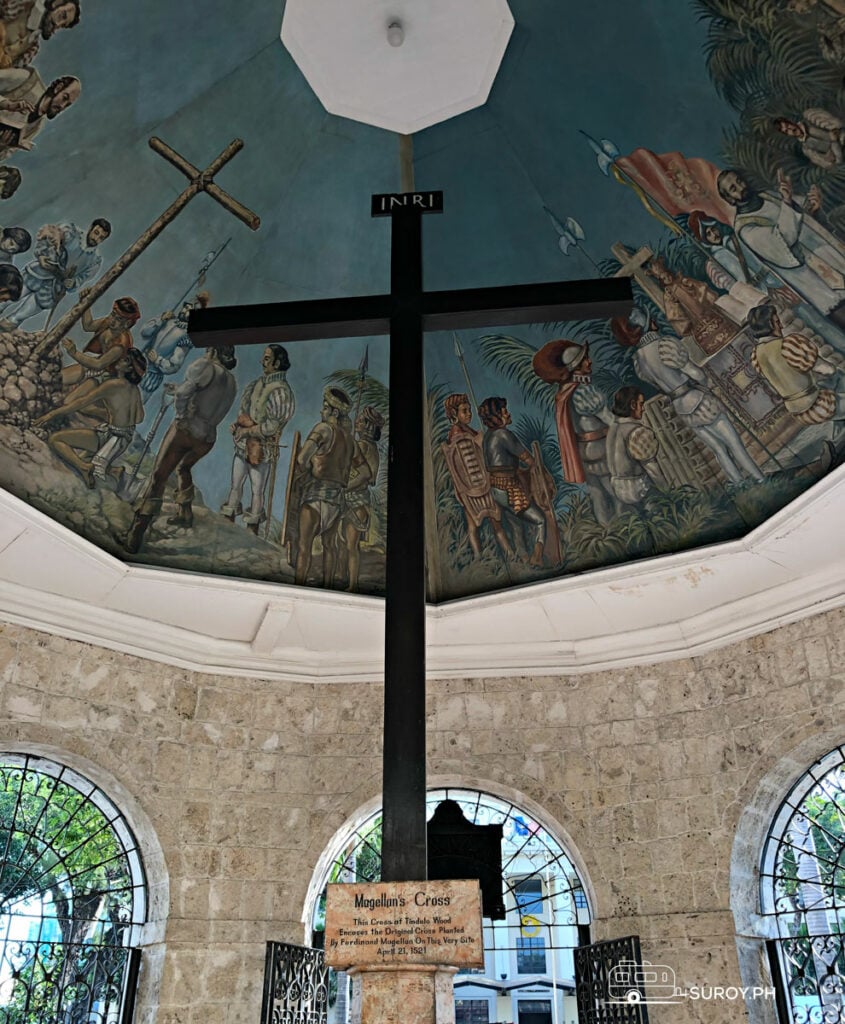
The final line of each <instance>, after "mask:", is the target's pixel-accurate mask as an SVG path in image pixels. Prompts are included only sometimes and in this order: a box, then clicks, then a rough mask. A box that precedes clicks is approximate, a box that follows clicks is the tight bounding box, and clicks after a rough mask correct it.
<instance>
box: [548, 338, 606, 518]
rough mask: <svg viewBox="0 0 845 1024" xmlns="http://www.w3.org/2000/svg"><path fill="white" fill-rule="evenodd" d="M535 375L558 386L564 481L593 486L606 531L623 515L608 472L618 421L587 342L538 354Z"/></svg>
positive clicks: (564, 343) (554, 344) (558, 344)
mask: <svg viewBox="0 0 845 1024" xmlns="http://www.w3.org/2000/svg"><path fill="white" fill-rule="evenodd" d="M532 365H533V367H534V372H535V373H536V374H537V376H538V377H539V378H540V379H541V380H544V381H546V382H547V383H549V384H557V385H558V389H557V394H556V395H555V423H556V425H557V436H558V444H559V445H560V463H561V468H562V469H563V479H564V480H566V481H567V482H568V483H572V484H578V483H583V484H586V485H587V493H588V494H589V496H590V501H591V502H592V505H593V514H594V515H595V517H596V519H597V520H598V521H599V522H600V523H601V524H602V525H603V526H606V525H607V524H608V523H609V522H610V520H611V519H612V518H613V517H614V515H616V513H617V512H618V511H619V506H618V501H617V498H616V495H615V494H614V493H613V488H612V487H611V485H610V470H609V469H608V468H607V431H608V427H609V426H610V424H611V423H612V422H613V418H612V416H611V415H610V410H609V409H608V407H607V400H606V399H605V397H604V395H603V394H602V393H601V392H600V391H599V390H598V389H597V388H595V387H593V385H592V383H591V381H592V371H593V364H592V360H591V359H590V346H589V345H588V344H587V343H586V342H577V341H568V340H567V339H566V338H558V339H556V340H555V341H550V342H547V344H545V345H543V347H542V348H541V349H540V350H539V351H538V352H536V353H535V355H534V359H533V363H532Z"/></svg>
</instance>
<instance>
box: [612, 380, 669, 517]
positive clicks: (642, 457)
mask: <svg viewBox="0 0 845 1024" xmlns="http://www.w3.org/2000/svg"><path fill="white" fill-rule="evenodd" d="M644 406H645V395H644V394H643V393H642V391H640V389H639V388H635V387H624V388H620V389H619V390H618V391H617V392H616V395H615V396H614V399H613V414H614V416H615V417H616V420H615V421H614V422H613V423H612V424H611V427H610V430H609V431H608V435H607V463H608V466H609V467H610V479H611V482H612V485H613V490H614V491H615V493H616V496H617V497H618V498H619V500H620V501H621V502H623V503H624V504H625V505H640V504H641V503H642V502H643V501H644V500H645V499H646V498H647V497H648V495H649V494H651V493H652V491H653V489H654V484H655V483H656V484H657V485H658V486H661V487H665V486H666V480H665V478H664V476H663V473H662V471H661V470H660V467H659V466H658V463H657V452H658V443H657V437H656V435H655V433H654V431H653V430H651V429H650V428H649V427H647V426H645V425H644V424H643V422H642V419H643V408H644Z"/></svg>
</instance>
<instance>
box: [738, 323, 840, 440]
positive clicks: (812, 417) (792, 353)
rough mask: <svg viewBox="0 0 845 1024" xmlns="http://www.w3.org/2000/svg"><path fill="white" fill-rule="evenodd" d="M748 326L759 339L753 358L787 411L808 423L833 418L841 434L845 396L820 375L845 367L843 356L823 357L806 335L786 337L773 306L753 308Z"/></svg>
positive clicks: (835, 427)
mask: <svg viewBox="0 0 845 1024" xmlns="http://www.w3.org/2000/svg"><path fill="white" fill-rule="evenodd" d="M748 328H749V330H750V331H751V333H752V334H753V335H754V337H755V339H756V344H755V346H754V351H753V353H752V355H751V361H752V363H753V364H754V367H755V369H756V370H757V371H758V372H759V373H761V374H762V375H763V376H764V377H765V378H766V380H767V381H768V382H769V384H771V386H772V387H773V388H774V390H775V391H776V392H777V393H778V394H779V395H780V396H781V398H782V399H783V404H784V405H785V406H786V408H787V410H788V411H789V412H790V413H791V414H792V415H793V416H794V417H795V419H797V420H798V422H799V423H804V424H806V425H808V426H811V425H813V424H818V423H826V422H828V421H832V429H833V436H834V438H836V437H838V436H839V434H840V432H841V430H842V427H843V423H842V421H843V418H845V395H843V394H842V393H841V392H835V391H833V390H832V389H831V388H825V387H821V386H820V385H819V383H818V377H819V376H823V377H832V376H833V375H834V374H837V373H839V372H840V371H841V370H842V369H843V367H844V366H845V362H843V359H842V357H841V356H840V355H839V354H838V353H836V352H833V351H830V353H829V354H828V356H827V357H825V356H823V355H822V352H821V351H820V349H819V346H818V345H817V344H816V343H815V342H813V341H811V339H810V338H807V337H805V336H804V335H803V334H787V335H785V336H784V334H783V330H782V328H781V323H780V320H779V318H778V315H777V312H776V311H775V308H774V306H772V305H764V306H757V308H756V309H752V310H751V313H750V314H749V317H748Z"/></svg>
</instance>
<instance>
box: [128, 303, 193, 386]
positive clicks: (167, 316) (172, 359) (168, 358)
mask: <svg viewBox="0 0 845 1024" xmlns="http://www.w3.org/2000/svg"><path fill="white" fill-rule="evenodd" d="M210 302H211V297H210V296H209V294H208V292H197V294H196V296H195V298H194V301H193V302H183V303H182V307H181V309H179V310H177V311H173V310H170V309H168V310H165V311H164V312H163V313H162V314H161V315H160V316H156V317H153V318H152V319H151V320H148V321H147V322H146V323H145V324H144V326H143V327H142V328H141V338H142V339H143V344H142V345H141V346H140V347H141V351H142V352H143V353H144V355H145V356H146V357H147V372H146V374H145V375H144V380H143V383H142V384H141V390H142V391H143V392H144V398H145V399H147V398H149V396H150V395H152V394H153V393H154V392H156V391H158V389H159V387H160V386H161V382H162V381H163V380H164V378H165V377H169V376H171V375H172V374H174V373H176V372H177V371H178V370H180V369H181V368H182V364H183V363H184V362H185V359H186V358H187V356H188V353H189V352H190V351H191V350H192V349H193V347H194V345H193V342H192V341H191V339H190V338H189V337H188V316H189V315H190V312H191V310H192V309H206V308H207V307H208V305H209V303H210Z"/></svg>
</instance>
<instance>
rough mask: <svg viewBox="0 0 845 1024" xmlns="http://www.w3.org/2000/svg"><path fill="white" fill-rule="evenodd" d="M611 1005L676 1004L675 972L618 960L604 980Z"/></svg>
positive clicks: (660, 965)
mask: <svg viewBox="0 0 845 1024" xmlns="http://www.w3.org/2000/svg"><path fill="white" fill-rule="evenodd" d="M607 980H608V992H609V994H610V999H609V1000H607V1002H609V1003H611V1004H617V1005H618V1004H620V1003H622V1004H627V1005H628V1006H632V1005H635V1004H637V1003H646V1004H648V1003H651V1004H654V1003H670V1004H671V1003H678V1002H680V999H678V998H677V996H679V995H681V993H680V992H679V991H678V989H677V987H676V985H675V972H674V970H673V969H672V968H671V967H668V966H667V965H666V964H650V963H649V962H648V961H647V960H644V961H643V962H642V963H637V961H636V960H620V962H619V963H618V964H615V965H614V966H613V967H611V969H610V971H609V972H608V976H607Z"/></svg>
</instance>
